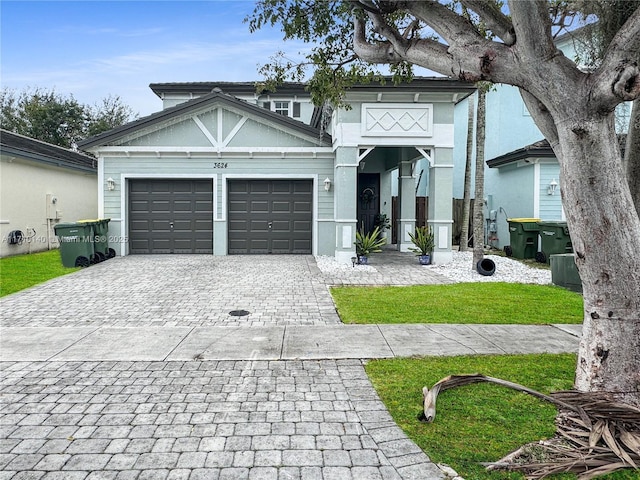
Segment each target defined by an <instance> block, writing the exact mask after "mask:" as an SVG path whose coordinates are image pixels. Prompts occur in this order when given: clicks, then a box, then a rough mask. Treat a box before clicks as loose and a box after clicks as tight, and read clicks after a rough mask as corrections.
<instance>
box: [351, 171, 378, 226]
mask: <svg viewBox="0 0 640 480" xmlns="http://www.w3.org/2000/svg"><path fill="white" fill-rule="evenodd" d="M379 213H380V174H379V173H359V174H358V210H357V215H358V230H360V228H363V227H364V231H365V233H369V232H371V231H372V230H373V229H374V228H375V223H376V215H378V214H379Z"/></svg>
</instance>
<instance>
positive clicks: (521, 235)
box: [504, 218, 540, 259]
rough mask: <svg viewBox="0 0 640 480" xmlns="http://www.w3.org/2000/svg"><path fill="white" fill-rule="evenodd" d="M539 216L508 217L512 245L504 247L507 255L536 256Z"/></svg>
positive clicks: (516, 256)
mask: <svg viewBox="0 0 640 480" xmlns="http://www.w3.org/2000/svg"><path fill="white" fill-rule="evenodd" d="M539 221H540V219H539V218H507V222H508V223H509V237H510V241H511V245H507V246H506V247H504V251H505V253H506V254H507V257H512V256H513V257H515V258H522V259H525V258H536V253H537V252H538V228H539V227H538V222H539Z"/></svg>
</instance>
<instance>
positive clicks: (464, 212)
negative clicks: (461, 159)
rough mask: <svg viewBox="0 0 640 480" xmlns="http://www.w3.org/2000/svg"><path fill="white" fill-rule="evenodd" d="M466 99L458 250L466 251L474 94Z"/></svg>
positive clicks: (469, 208)
mask: <svg viewBox="0 0 640 480" xmlns="http://www.w3.org/2000/svg"><path fill="white" fill-rule="evenodd" d="M467 101H468V102H469V108H468V111H467V115H468V118H467V158H466V161H465V164H464V192H463V194H462V208H463V209H462V226H461V231H460V251H461V252H466V251H467V246H468V245H469V212H470V210H471V156H472V155H473V115H474V113H475V108H474V105H475V103H476V102H475V96H473V95H471V96H470V97H469V98H468V99H467Z"/></svg>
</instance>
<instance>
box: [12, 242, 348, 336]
mask: <svg viewBox="0 0 640 480" xmlns="http://www.w3.org/2000/svg"><path fill="white" fill-rule="evenodd" d="M2 310H3V325H4V326H58V327H62V326H110V327H133V326H177V325H179V326H190V327H194V326H205V325H208V326H211V325H225V326H227V325H228V326H257V325H291V324H296V325H324V324H337V323H339V319H338V316H337V314H336V312H335V308H334V306H333V302H332V300H331V297H330V295H329V292H328V290H327V287H326V285H325V284H324V283H323V282H322V276H321V275H320V271H319V270H318V269H317V267H316V266H315V261H314V259H313V257H311V256H277V257H269V256H262V257H260V256H252V257H244V256H243V257H239V256H235V257H231V256H230V257H214V256H210V255H181V256H175V255H168V256H160V255H158V256H143V255H138V256H133V255H132V256H128V257H124V258H122V257H121V258H114V259H112V260H109V261H108V262H105V263H102V264H97V265H94V266H92V267H90V268H87V269H85V270H82V271H80V272H78V273H74V274H72V275H68V276H65V277H60V278H57V279H54V280H52V281H50V282H48V283H47V284H44V285H41V286H38V287H35V288H33V289H31V290H29V291H27V292H22V293H20V294H18V295H13V296H10V297H7V298H5V299H3V300H2ZM233 310H246V311H248V312H250V314H249V315H247V316H243V317H234V316H231V315H229V312H231V311H233Z"/></svg>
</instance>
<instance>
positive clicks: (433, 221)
mask: <svg viewBox="0 0 640 480" xmlns="http://www.w3.org/2000/svg"><path fill="white" fill-rule="evenodd" d="M452 198H453V149H451V148H436V149H435V152H433V151H432V153H431V159H430V161H429V214H428V221H427V223H428V224H429V225H430V226H431V227H432V228H433V233H434V240H435V248H434V249H433V257H432V260H431V261H432V263H434V264H443V263H449V262H451V261H452V260H453V254H452V253H451V234H452V228H453V207H452V200H451V199H452Z"/></svg>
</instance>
